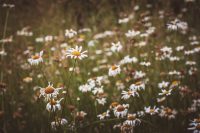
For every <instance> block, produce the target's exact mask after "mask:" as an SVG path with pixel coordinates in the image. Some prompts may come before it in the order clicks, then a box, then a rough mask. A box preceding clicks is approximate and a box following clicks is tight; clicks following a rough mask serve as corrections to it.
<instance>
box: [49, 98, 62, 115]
mask: <svg viewBox="0 0 200 133" xmlns="http://www.w3.org/2000/svg"><path fill="white" fill-rule="evenodd" d="M62 100H63V98H61V99H60V100H57V101H56V100H54V99H51V100H50V101H49V103H47V106H46V109H47V110H48V111H49V112H55V111H56V110H61V105H60V102H61V101H62Z"/></svg>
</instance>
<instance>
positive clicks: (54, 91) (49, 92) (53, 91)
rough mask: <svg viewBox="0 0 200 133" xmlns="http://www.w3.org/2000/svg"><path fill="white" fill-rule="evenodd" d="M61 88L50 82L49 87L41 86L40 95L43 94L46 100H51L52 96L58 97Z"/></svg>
mask: <svg viewBox="0 0 200 133" xmlns="http://www.w3.org/2000/svg"><path fill="white" fill-rule="evenodd" d="M60 89H62V88H54V87H53V84H51V83H50V82H49V84H48V86H47V87H45V88H42V87H40V97H41V96H43V97H44V98H45V101H49V100H50V99H51V98H56V97H57V95H58V94H59V90H60Z"/></svg>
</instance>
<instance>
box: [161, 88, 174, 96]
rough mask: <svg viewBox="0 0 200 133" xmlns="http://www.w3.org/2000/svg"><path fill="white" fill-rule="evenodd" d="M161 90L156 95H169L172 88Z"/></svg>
mask: <svg viewBox="0 0 200 133" xmlns="http://www.w3.org/2000/svg"><path fill="white" fill-rule="evenodd" d="M161 91H162V92H161V93H158V95H160V96H163V95H166V96H169V95H171V92H172V89H169V90H165V89H163V90H161Z"/></svg>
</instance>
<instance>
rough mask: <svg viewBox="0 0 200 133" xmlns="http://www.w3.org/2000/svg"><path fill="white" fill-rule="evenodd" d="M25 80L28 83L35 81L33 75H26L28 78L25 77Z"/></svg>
mask: <svg viewBox="0 0 200 133" xmlns="http://www.w3.org/2000/svg"><path fill="white" fill-rule="evenodd" d="M23 81H24V82H26V83H30V82H32V81H33V78H31V77H26V78H24V79H23Z"/></svg>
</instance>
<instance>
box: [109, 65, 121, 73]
mask: <svg viewBox="0 0 200 133" xmlns="http://www.w3.org/2000/svg"><path fill="white" fill-rule="evenodd" d="M120 72H121V69H120V66H119V65H113V66H112V67H111V68H110V69H109V72H108V75H109V76H116V75H117V74H119V73H120Z"/></svg>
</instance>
